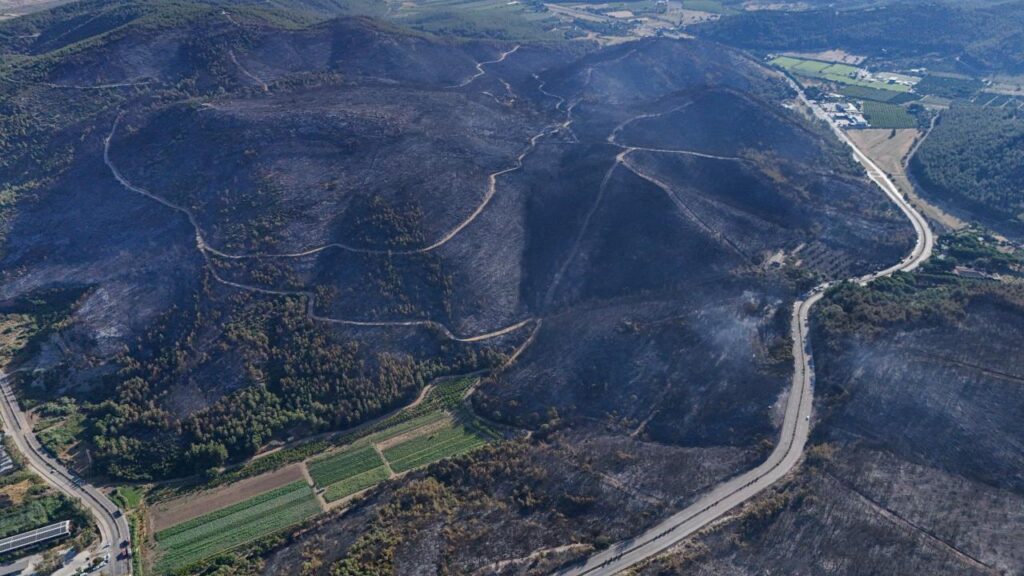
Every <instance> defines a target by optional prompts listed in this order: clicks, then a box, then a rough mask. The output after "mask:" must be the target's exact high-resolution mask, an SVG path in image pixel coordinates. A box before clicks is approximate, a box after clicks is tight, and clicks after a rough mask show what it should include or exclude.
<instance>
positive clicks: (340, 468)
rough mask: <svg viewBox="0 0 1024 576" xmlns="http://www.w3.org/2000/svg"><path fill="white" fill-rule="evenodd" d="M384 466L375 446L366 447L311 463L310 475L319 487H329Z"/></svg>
mask: <svg viewBox="0 0 1024 576" xmlns="http://www.w3.org/2000/svg"><path fill="white" fill-rule="evenodd" d="M382 466H384V462H383V461H382V460H381V459H380V456H378V455H377V451H376V450H374V448H373V446H364V447H362V448H356V449H353V450H348V451H345V452H339V453H337V454H333V455H331V456H328V457H326V458H323V459H321V460H314V461H312V462H310V463H309V475H310V476H312V477H313V481H314V482H316V484H317V486H329V485H331V484H334V483H335V482H338V481H341V480H345V479H346V478H351V477H352V476H358V475H359V474H362V473H363V472H367V471H369V470H373V469H374V468H379V467H382Z"/></svg>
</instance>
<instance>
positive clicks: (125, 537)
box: [0, 372, 132, 576]
mask: <svg viewBox="0 0 1024 576" xmlns="http://www.w3.org/2000/svg"><path fill="white" fill-rule="evenodd" d="M0 415H2V416H3V421H4V428H5V430H6V432H7V435H8V436H9V437H10V438H11V439H12V440H13V441H14V445H15V447H16V448H17V449H18V451H19V452H21V455H22V457H23V458H24V461H25V462H26V463H27V465H28V467H29V468H31V469H32V471H34V472H35V473H36V474H38V475H39V476H40V477H41V478H42V479H43V480H45V481H46V482H47V483H48V484H50V485H51V486H53V487H54V488H56V489H57V490H59V491H61V492H63V493H64V494H66V495H67V496H69V497H71V498H73V499H75V500H78V501H79V502H80V503H81V504H82V506H84V507H85V509H86V510H88V511H89V513H90V514H92V516H93V518H94V519H95V520H96V525H97V527H98V528H99V532H100V543H99V547H100V551H99V552H96V553H95V554H94V557H95V556H97V555H102V554H107V553H109V554H110V563H109V564H108V565H107V566H106V567H105V568H103V569H102V570H101V571H99V572H98V573H103V574H110V575H111V576H121V575H123V574H131V573H132V567H131V560H130V559H129V558H127V557H125V558H118V557H119V555H120V552H121V550H122V548H121V543H122V542H125V541H129V542H130V540H131V533H130V531H129V529H128V521H127V520H126V519H125V517H124V515H123V514H121V513H120V510H119V509H118V507H117V505H116V504H114V503H113V502H111V500H110V499H109V498H107V496H106V495H105V494H103V493H102V492H100V491H99V490H97V489H96V488H95V487H94V486H91V485H89V484H86V483H84V482H81V481H76V477H75V476H73V475H72V474H71V473H70V472H68V471H67V470H66V469H65V468H64V466H63V465H62V464H60V463H59V462H57V461H56V460H55V459H53V458H51V457H50V456H49V455H47V454H46V452H45V451H44V450H43V447H42V446H41V445H40V444H39V441H38V440H37V439H36V436H35V434H34V433H33V432H32V427H31V426H30V425H29V423H28V418H27V417H26V415H25V413H24V412H22V411H21V408H20V407H19V406H18V400H17V398H15V396H14V392H13V391H12V390H11V388H10V385H9V384H8V383H7V375H6V374H4V373H3V372H0ZM108 546H109V547H108ZM129 548H130V545H129Z"/></svg>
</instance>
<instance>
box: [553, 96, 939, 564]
mask: <svg viewBox="0 0 1024 576" xmlns="http://www.w3.org/2000/svg"><path fill="white" fill-rule="evenodd" d="M787 79H788V78H787ZM788 80H789V82H790V84H791V85H792V86H793V88H794V89H795V90H796V91H797V93H798V94H799V96H800V99H801V100H802V101H803V103H804V104H805V105H807V106H808V107H809V108H810V109H811V111H812V112H813V113H814V115H815V116H816V117H817V118H819V119H821V120H824V121H825V122H827V123H828V124H829V126H830V127H831V128H832V131H833V132H834V133H835V134H836V136H837V137H838V138H839V139H840V140H841V141H843V142H845V143H846V144H847V145H848V146H850V148H851V149H852V150H853V156H854V158H855V159H856V160H857V162H859V163H860V164H861V165H862V166H864V169H865V170H866V171H867V175H868V177H869V178H870V179H871V180H872V181H873V182H875V183H876V184H877V185H878V186H879V187H880V188H881V189H882V190H883V191H884V192H885V194H886V196H888V197H889V199H890V200H892V201H893V202H895V203H896V205H897V206H899V208H900V210H901V211H902V212H903V214H904V215H906V216H907V218H908V219H909V220H910V221H911V223H912V224H913V226H914V231H915V233H916V235H917V241H916V243H915V244H914V249H913V250H912V251H911V252H910V254H908V255H907V256H906V257H905V258H904V259H903V260H902V261H900V262H899V263H898V264H895V265H893V266H890V267H888V268H886V269H884V270H881V271H879V272H874V273H871V274H867V275H865V276H861V277H859V278H852V279H851V281H854V282H858V283H860V284H862V285H863V284H867V283H868V282H871V281H872V280H875V279H877V278H881V277H883V276H889V275H891V274H894V273H895V272H898V271H910V270H913V269H915V268H917V267H918V266H919V265H920V264H921V263H922V262H924V261H925V260H926V259H928V257H929V256H930V255H931V253H932V248H933V246H934V243H935V237H934V235H933V233H932V230H931V228H929V226H928V222H927V221H926V220H925V218H924V217H923V216H922V215H921V214H920V213H918V212H917V210H915V209H914V207H913V206H911V205H910V203H909V202H907V200H906V199H904V198H903V196H902V195H901V194H900V193H899V189H898V188H896V185H895V184H893V182H892V181H891V180H890V179H889V177H888V176H887V175H886V174H885V172H883V171H882V170H881V169H880V168H879V167H878V166H877V165H876V164H875V163H874V162H872V161H871V159H870V158H868V157H867V156H866V155H865V154H864V153H863V152H861V151H860V150H859V149H858V148H857V147H856V146H855V145H854V144H853V142H851V141H850V139H849V138H847V137H846V134H844V133H843V132H842V130H840V129H839V128H838V127H837V126H835V125H834V124H833V123H832V122H831V120H830V119H829V117H828V115H826V114H825V113H824V111H823V110H821V109H820V108H819V107H818V106H816V105H815V104H814V103H813V102H811V101H810V100H808V99H807V97H806V96H805V95H804V93H803V91H802V90H801V89H800V87H799V86H798V85H797V84H796V83H795V82H793V81H792V79H788ZM830 285H831V284H830V283H825V284H822V285H820V286H818V287H816V288H815V289H814V290H812V291H811V292H809V293H808V294H806V295H805V296H804V297H803V298H802V299H800V300H798V301H797V302H795V303H794V305H793V316H792V321H791V331H792V339H793V360H794V370H793V383H792V388H791V389H790V391H789V397H788V398H787V401H786V413H785V419H784V421H783V423H782V431H781V434H780V437H779V442H778V444H777V445H776V446H775V449H774V450H772V453H771V454H770V455H769V456H768V459H767V460H765V461H764V462H763V463H762V464H761V465H759V466H758V467H756V468H754V469H753V470H750V471H748V472H745V473H743V474H740V475H739V476H736V477H734V478H732V479H731V480H728V481H727V482H724V483H722V484H719V485H718V486H717V487H715V488H714V489H712V490H711V491H710V492H708V493H706V494H705V495H704V496H702V497H701V498H699V499H698V500H697V501H696V502H695V503H693V504H691V505H690V506H688V507H687V508H685V509H683V510H681V511H679V512H677V513H675V514H673V515H672V516H670V517H668V518H667V519H665V520H664V521H662V522H661V523H659V524H658V525H656V526H654V527H653V528H650V529H648V530H647V531H646V532H644V533H642V534H640V535H638V536H636V537H634V538H631V539H629V540H626V541H623V542H619V543H618V544H615V545H612V546H611V547H609V548H607V549H605V550H603V551H601V552H599V553H596V554H594V555H593V556H590V557H589V558H587V559H586V561H585V562H583V563H580V564H576V565H573V566H570V567H568V568H566V569H564V570H562V571H560V572H558V574H559V575H561V576H584V575H587V576H598V575H604V576H607V575H611V574H616V573H618V572H621V571H623V570H625V569H627V568H629V567H630V566H632V565H634V564H636V563H638V562H641V561H643V560H646V559H648V558H652V557H654V556H656V555H657V554H659V553H661V552H664V551H665V550H667V549H668V548H670V547H671V546H673V545H675V544H677V543H679V542H680V541H682V540H684V539H686V538H687V537H689V536H691V535H692V534H694V533H695V532H696V531H698V530H700V529H701V528H704V527H706V526H708V525H709V524H711V523H712V522H714V521H715V520H717V519H719V518H721V517H722V516H723V515H725V513H726V512H728V511H729V510H732V509H733V508H735V507H736V506H739V505H740V504H742V503H744V502H746V501H747V500H749V499H751V498H753V497H754V496H756V495H757V494H758V493H760V492H761V491H762V490H764V489H765V488H768V487H769V486H771V485H772V484H774V483H775V482H777V481H778V480H780V479H781V478H782V477H783V476H785V475H786V474H788V473H789V472H790V471H791V470H792V469H793V468H795V467H796V465H797V464H798V463H799V462H800V459H801V457H802V456H803V450H804V445H805V444H806V443H807V437H808V434H809V433H810V427H811V423H810V420H811V409H812V405H813V400H814V391H813V385H814V366H813V362H812V358H811V352H810V341H809V334H808V332H809V330H808V326H809V323H808V318H809V316H810V312H811V308H812V307H813V306H814V305H815V304H816V303H817V302H818V301H819V300H821V298H822V297H823V296H824V294H825V290H826V289H827V288H828V287H829V286H830Z"/></svg>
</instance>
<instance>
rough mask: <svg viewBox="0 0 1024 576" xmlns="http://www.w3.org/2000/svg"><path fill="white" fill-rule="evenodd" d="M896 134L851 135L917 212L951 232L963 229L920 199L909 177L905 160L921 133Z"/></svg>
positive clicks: (858, 132) (865, 132)
mask: <svg viewBox="0 0 1024 576" xmlns="http://www.w3.org/2000/svg"><path fill="white" fill-rule="evenodd" d="M895 132H896V135H895V136H893V137H891V138H890V137H889V136H890V134H892V133H893V131H892V130H890V129H888V128H885V129H871V130H851V131H850V132H849V133H848V134H849V136H850V139H851V140H853V142H854V143H855V144H857V147H858V148H860V149H861V150H863V151H864V153H865V154H867V155H868V157H870V158H871V159H872V160H873V161H874V162H875V163H876V164H878V167H879V168H881V169H882V170H885V171H886V173H887V174H889V175H890V176H892V179H893V182H895V183H896V186H897V187H899V189H900V192H902V193H904V194H905V195H907V196H908V197H910V201H911V203H913V204H914V207H915V208H917V209H918V210H920V211H921V212H923V213H924V214H925V216H927V217H928V218H929V219H931V220H932V221H935V222H938V223H940V224H942V226H944V227H946V228H948V229H952V230H959V229H960V228H963V227H964V222H963V221H961V220H960V219H959V218H957V217H956V216H953V215H952V214H949V213H947V212H945V211H943V210H942V209H941V208H939V207H937V206H934V205H932V204H929V203H928V202H925V201H924V200H923V199H922V198H921V197H920V196H918V194H917V190H916V189H915V188H914V185H913V184H912V183H911V182H910V179H909V178H908V177H907V171H906V164H905V162H904V160H905V159H906V157H907V155H908V154H910V153H911V150H913V148H914V145H915V144H916V143H917V141H918V139H919V138H921V137H922V135H921V132H920V131H918V130H917V129H914V128H907V129H904V130H896V131H895Z"/></svg>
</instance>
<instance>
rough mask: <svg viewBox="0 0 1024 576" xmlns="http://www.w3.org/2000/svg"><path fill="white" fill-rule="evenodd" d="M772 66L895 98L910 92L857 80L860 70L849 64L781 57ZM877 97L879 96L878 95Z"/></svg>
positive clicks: (875, 82)
mask: <svg viewBox="0 0 1024 576" xmlns="http://www.w3.org/2000/svg"><path fill="white" fill-rule="evenodd" d="M770 63H771V64H774V65H775V66H778V67H780V68H784V69H786V70H788V71H790V72H792V73H794V74H797V75H800V76H806V77H808V78H816V79H818V80H824V81H826V82H835V83H837V84H844V85H847V86H860V87H863V88H871V89H874V90H881V91H888V92H893V97H896V95H898V94H900V93H904V92H910V87H909V86H904V85H902V84H888V83H886V82H879V81H877V80H867V79H862V78H857V77H856V76H857V74H858V73H859V72H860V69H858V68H856V67H854V66H850V65H848V64H835V63H832V62H821V61H818V60H806V59H803V58H793V57H792V56H779V57H777V58H775V59H773V60H772V61H771V62H770ZM876 96H877V95H876Z"/></svg>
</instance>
